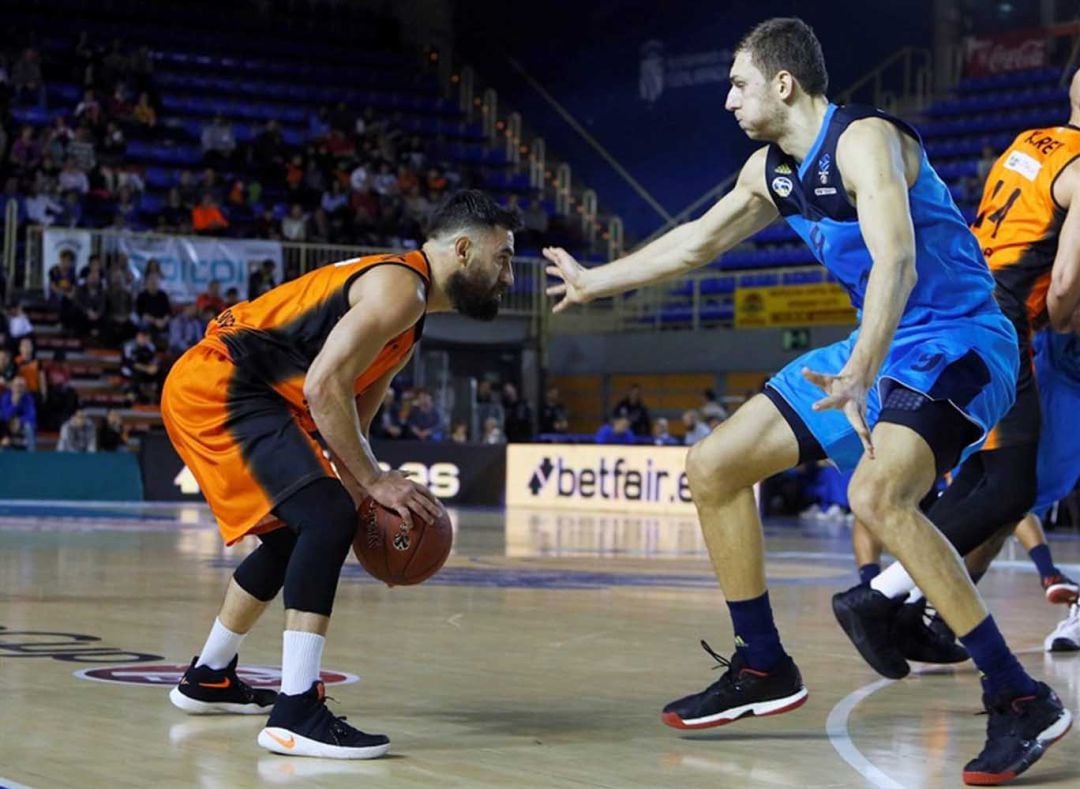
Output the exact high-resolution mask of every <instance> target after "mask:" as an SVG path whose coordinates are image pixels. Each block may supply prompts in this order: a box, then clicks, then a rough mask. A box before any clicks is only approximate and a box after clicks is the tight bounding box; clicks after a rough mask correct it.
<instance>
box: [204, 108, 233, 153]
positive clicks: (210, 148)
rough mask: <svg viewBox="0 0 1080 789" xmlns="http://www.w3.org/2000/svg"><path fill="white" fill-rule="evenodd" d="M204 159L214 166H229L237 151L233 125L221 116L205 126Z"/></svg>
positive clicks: (215, 117) (216, 116) (217, 116)
mask: <svg viewBox="0 0 1080 789" xmlns="http://www.w3.org/2000/svg"><path fill="white" fill-rule="evenodd" d="M202 150H203V158H204V159H205V160H206V161H207V162H209V163H212V164H227V163H228V162H229V161H230V160H231V159H232V155H233V151H235V150H236V137H235V136H233V128H232V124H231V123H229V122H228V121H226V120H225V118H224V117H222V116H221V115H215V116H214V120H213V121H211V122H210V123H208V124H206V125H205V126H203V130H202Z"/></svg>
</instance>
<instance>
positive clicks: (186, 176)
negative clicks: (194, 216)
mask: <svg viewBox="0 0 1080 789" xmlns="http://www.w3.org/2000/svg"><path fill="white" fill-rule="evenodd" d="M176 188H177V189H178V190H179V191H180V201H181V203H182V204H183V206H184V207H185V208H187V209H188V210H189V211H190V210H192V209H194V208H195V207H196V204H197V203H198V202H199V201H200V200H201V199H202V195H201V194H200V193H199V184H198V182H196V180H195V174H194V173H193V172H191V170H182V171H181V172H180V181H179V184H178V185H177V187H176ZM212 198H213V196H212V195H211V199H212Z"/></svg>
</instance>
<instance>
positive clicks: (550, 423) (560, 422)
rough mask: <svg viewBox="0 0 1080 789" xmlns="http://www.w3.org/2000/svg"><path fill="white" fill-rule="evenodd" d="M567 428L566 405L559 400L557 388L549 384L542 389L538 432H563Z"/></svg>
mask: <svg viewBox="0 0 1080 789" xmlns="http://www.w3.org/2000/svg"><path fill="white" fill-rule="evenodd" d="M569 429H570V428H569V423H568V421H567V414H566V406H564V405H563V404H562V403H561V402H560V401H559V389H558V387H556V386H549V387H548V388H547V389H546V390H545V391H544V405H543V407H542V408H541V409H540V432H541V433H545V434H549V435H551V434H565V433H566V432H567V431H568V430H569Z"/></svg>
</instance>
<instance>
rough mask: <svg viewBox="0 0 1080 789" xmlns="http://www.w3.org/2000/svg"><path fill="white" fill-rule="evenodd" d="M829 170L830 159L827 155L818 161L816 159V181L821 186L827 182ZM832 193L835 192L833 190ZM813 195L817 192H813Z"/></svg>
mask: <svg viewBox="0 0 1080 789" xmlns="http://www.w3.org/2000/svg"><path fill="white" fill-rule="evenodd" d="M831 168H832V157H831V156H829V154H825V155H824V156H822V157H821V158H820V159H818V163H817V177H818V181H820V182H821V183H823V184H827V183H828V182H829V170H830V169H831ZM833 191H834V192H835V191H836V190H835V189H834V190H833ZM814 194H817V192H815V193H814Z"/></svg>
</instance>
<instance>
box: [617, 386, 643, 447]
mask: <svg viewBox="0 0 1080 789" xmlns="http://www.w3.org/2000/svg"><path fill="white" fill-rule="evenodd" d="M615 413H616V414H620V415H622V416H625V417H626V418H627V419H629V420H630V430H631V431H633V433H634V435H635V436H647V435H649V434H650V433H651V432H652V420H651V419H650V418H649V409H648V408H646V407H645V404H644V403H643V402H641V387H640V386H638V385H637V384H631V386H630V391H629V392H627V394H626V397H624V398H623V399H622V400H620V401H619V404H618V405H616V406H615Z"/></svg>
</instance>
